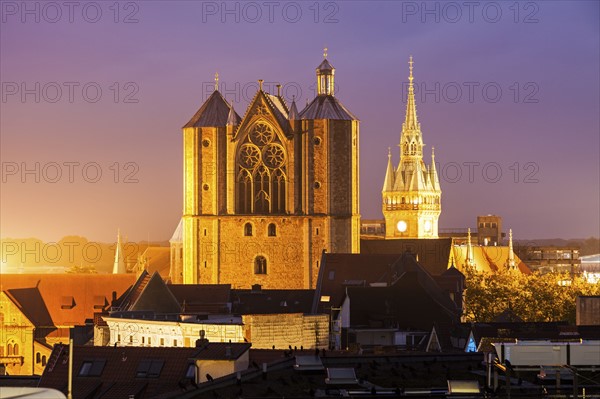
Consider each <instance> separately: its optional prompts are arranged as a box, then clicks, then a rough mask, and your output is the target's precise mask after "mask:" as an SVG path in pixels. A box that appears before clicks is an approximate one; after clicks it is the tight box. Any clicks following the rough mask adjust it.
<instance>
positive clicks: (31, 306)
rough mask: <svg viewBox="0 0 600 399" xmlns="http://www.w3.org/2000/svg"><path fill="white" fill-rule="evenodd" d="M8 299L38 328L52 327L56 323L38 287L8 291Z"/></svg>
mask: <svg viewBox="0 0 600 399" xmlns="http://www.w3.org/2000/svg"><path fill="white" fill-rule="evenodd" d="M6 293H7V295H8V297H9V298H10V299H11V300H12V301H13V303H14V304H15V305H16V306H17V307H18V308H19V309H20V310H21V312H23V314H24V315H25V317H27V319H29V321H31V323H33V325H34V326H36V327H50V326H53V325H54V323H53V321H52V317H51V316H50V313H49V312H48V308H47V307H46V303H45V302H44V299H43V298H42V295H41V294H40V291H39V289H38V287H33V288H18V289H12V290H6Z"/></svg>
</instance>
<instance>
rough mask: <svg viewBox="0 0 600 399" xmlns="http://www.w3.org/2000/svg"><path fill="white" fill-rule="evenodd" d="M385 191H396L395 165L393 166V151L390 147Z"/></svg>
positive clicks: (384, 184) (384, 183)
mask: <svg viewBox="0 0 600 399" xmlns="http://www.w3.org/2000/svg"><path fill="white" fill-rule="evenodd" d="M383 191H394V167H393V166H392V151H391V149H390V148H389V147H388V164H387V170H386V171H385V180H384V182H383Z"/></svg>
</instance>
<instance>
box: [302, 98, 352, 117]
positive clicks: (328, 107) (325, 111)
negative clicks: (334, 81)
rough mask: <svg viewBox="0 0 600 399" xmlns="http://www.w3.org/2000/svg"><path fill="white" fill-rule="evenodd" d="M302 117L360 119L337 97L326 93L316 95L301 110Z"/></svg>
mask: <svg viewBox="0 0 600 399" xmlns="http://www.w3.org/2000/svg"><path fill="white" fill-rule="evenodd" d="M300 119H332V120H345V121H356V120H358V118H357V117H356V116H354V114H352V112H350V111H349V110H348V109H347V108H346V107H344V106H343V105H342V103H341V102H340V101H339V100H338V99H337V98H335V97H334V96H328V95H324V94H321V95H318V96H316V97H315V98H314V99H313V100H312V101H311V102H310V103H309V104H308V105H307V106H306V108H304V109H303V110H302V111H301V112H300Z"/></svg>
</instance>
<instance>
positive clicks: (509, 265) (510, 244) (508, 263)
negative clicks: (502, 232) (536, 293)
mask: <svg viewBox="0 0 600 399" xmlns="http://www.w3.org/2000/svg"><path fill="white" fill-rule="evenodd" d="M516 266H517V265H516V263H515V253H514V252H513V237H512V229H509V230H508V259H507V260H506V267H507V268H508V269H509V270H513V269H515V268H516Z"/></svg>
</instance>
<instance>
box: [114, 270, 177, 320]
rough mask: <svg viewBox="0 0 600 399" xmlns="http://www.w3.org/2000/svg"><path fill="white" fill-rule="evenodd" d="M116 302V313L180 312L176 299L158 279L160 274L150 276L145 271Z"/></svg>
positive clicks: (160, 279)
mask: <svg viewBox="0 0 600 399" xmlns="http://www.w3.org/2000/svg"><path fill="white" fill-rule="evenodd" d="M118 302H119V303H118V306H117V308H118V310H117V312H130V311H154V312H157V313H179V312H180V311H181V308H180V306H179V303H178V302H177V299H176V298H175V296H173V294H172V293H171V291H170V290H169V288H168V287H167V285H166V284H165V282H164V281H163V279H162V278H161V277H160V274H159V273H158V272H154V273H153V274H152V275H150V274H149V273H148V272H147V271H145V270H144V271H143V272H142V274H140V277H139V278H138V280H137V281H136V282H135V284H134V285H133V286H132V287H131V289H130V290H129V291H127V293H125V294H124V295H123V296H122V297H121V298H120V299H119V301H118Z"/></svg>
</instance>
